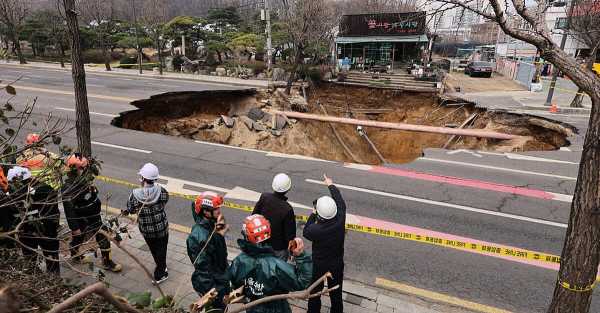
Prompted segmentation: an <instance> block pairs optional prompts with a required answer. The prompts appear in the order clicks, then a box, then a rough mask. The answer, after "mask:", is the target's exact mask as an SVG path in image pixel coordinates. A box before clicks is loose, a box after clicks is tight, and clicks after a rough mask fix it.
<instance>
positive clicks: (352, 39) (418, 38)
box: [335, 35, 429, 43]
mask: <svg viewBox="0 0 600 313" xmlns="http://www.w3.org/2000/svg"><path fill="white" fill-rule="evenodd" d="M428 41H429V40H428V39H427V35H414V36H365V37H336V38H335V42H336V43H369V42H428Z"/></svg>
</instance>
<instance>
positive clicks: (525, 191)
mask: <svg viewBox="0 0 600 313" xmlns="http://www.w3.org/2000/svg"><path fill="white" fill-rule="evenodd" d="M344 167H346V168H353V169H358V170H363V171H368V172H372V173H380V174H386V175H392V176H400V177H406V178H412V179H418V180H424V181H431V182H436V183H444V184H449V185H455V186H462V187H470V188H476V189H482V190H491V191H496V192H502V193H510V194H515V195H520V196H526V197H532V198H538V199H545V200H556V201H562V202H568V203H570V202H571V201H572V200H573V197H572V196H570V195H565V194H559V193H553V192H547V191H544V190H537V189H530V188H523V187H517V186H511V185H503V184H497V183H493V182H487V181H481V180H475V179H467V178H460V177H452V176H442V175H434V174H429V173H423V172H417V171H412V170H405V169H400V168H391V167H384V166H372V165H359V166H356V165H353V164H345V165H344Z"/></svg>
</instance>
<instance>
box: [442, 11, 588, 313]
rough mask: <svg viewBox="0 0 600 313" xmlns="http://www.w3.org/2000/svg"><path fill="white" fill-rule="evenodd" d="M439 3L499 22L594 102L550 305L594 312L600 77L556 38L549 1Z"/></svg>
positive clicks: (574, 312)
mask: <svg viewBox="0 0 600 313" xmlns="http://www.w3.org/2000/svg"><path fill="white" fill-rule="evenodd" d="M437 1H438V2H443V3H449V4H453V5H455V6H459V7H463V8H465V9H467V10H469V11H471V12H474V13H476V14H478V15H481V16H483V17H485V18H486V19H488V20H490V21H493V22H495V23H497V24H498V25H499V26H500V28H501V29H502V31H504V32H505V33H506V34H508V35H510V36H512V37H514V38H516V39H519V40H522V41H525V42H527V43H530V44H532V45H534V46H535V47H537V49H538V50H539V52H540V55H541V57H543V58H544V59H545V60H547V61H549V62H551V63H552V64H554V65H555V66H556V67H557V68H558V69H560V70H561V71H562V72H563V73H565V74H566V75H568V76H569V77H570V78H571V79H572V81H573V82H574V83H575V84H576V85H577V86H578V87H579V88H580V89H581V90H582V91H583V92H585V93H587V94H588V95H589V96H590V98H591V100H592V110H591V115H590V121H589V128H588V129H587V133H586V136H585V140H584V144H583V151H582V156H581V161H580V165H579V175H578V177H577V184H576V187H575V194H574V196H573V202H572V204H571V214H570V217H569V226H568V228H567V233H566V236H565V242H564V247H563V251H562V255H561V263H560V270H559V272H558V279H557V284H556V287H555V289H554V297H553V299H552V304H551V305H550V307H549V308H548V312H549V313H559V312H560V313H563V312H571V313H580V312H588V311H589V308H590V303H591V297H592V288H593V286H594V285H595V281H596V274H597V272H598V263H599V261H600V241H599V240H598V238H599V237H600V223H599V222H600V209H599V208H600V197H599V196H598V195H599V194H600V172H599V171H598V168H600V145H598V138H600V78H599V77H598V76H597V75H596V74H595V73H594V72H593V71H591V70H590V69H589V68H586V67H582V66H579V64H578V63H577V61H576V60H575V58H574V57H572V56H569V55H568V54H567V53H566V52H564V51H563V50H561V49H560V48H559V46H558V45H557V44H556V43H555V42H554V41H553V40H552V34H551V32H550V30H549V29H548V26H547V25H546V23H545V21H544V18H543V16H544V12H545V11H546V8H547V5H548V3H547V2H545V1H543V2H542V1H540V2H536V3H537V5H538V6H537V7H529V6H527V5H526V3H525V0H511V1H501V0H489V6H486V8H487V7H489V8H490V9H491V10H489V11H488V10H486V8H484V9H479V7H478V6H476V5H477V4H478V3H477V2H476V1H470V0H437ZM488 12H489V13H488ZM511 12H515V13H514V14H511ZM511 18H513V19H518V20H519V21H521V22H523V24H525V26H527V27H522V28H518V27H515V26H514V24H512V23H510V19H511Z"/></svg>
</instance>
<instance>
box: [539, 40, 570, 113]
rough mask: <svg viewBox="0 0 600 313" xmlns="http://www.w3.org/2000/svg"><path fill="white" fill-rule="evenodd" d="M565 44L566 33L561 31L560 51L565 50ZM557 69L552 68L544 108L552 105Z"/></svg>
mask: <svg viewBox="0 0 600 313" xmlns="http://www.w3.org/2000/svg"><path fill="white" fill-rule="evenodd" d="M566 42H567V31H566V30H565V29H563V33H562V38H561V40H560V50H563V51H564V50H565V44H566ZM558 72H559V70H558V68H556V66H553V67H552V81H551V82H550V88H549V89H548V97H546V102H545V103H544V105H545V106H551V105H552V97H553V96H554V88H555V87H556V80H557V79H558Z"/></svg>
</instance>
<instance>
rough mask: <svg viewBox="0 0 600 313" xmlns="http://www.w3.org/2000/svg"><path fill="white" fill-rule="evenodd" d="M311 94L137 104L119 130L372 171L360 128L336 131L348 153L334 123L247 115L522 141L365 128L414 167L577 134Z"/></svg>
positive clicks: (327, 91)
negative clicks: (459, 130)
mask: <svg viewBox="0 0 600 313" xmlns="http://www.w3.org/2000/svg"><path fill="white" fill-rule="evenodd" d="M307 95H308V103H306V102H305V101H304V99H303V97H301V96H300V93H299V91H297V90H294V91H293V92H292V95H291V96H287V95H285V94H284V93H283V92H282V91H281V90H277V91H275V92H272V93H268V92H266V91H264V90H259V91H257V90H254V89H246V90H237V91H230V90H227V91H225V90H221V91H200V92H183V93H167V94H161V95H157V96H153V97H151V98H150V99H146V100H139V101H135V102H133V103H132V104H133V105H135V106H136V107H138V108H139V109H138V110H134V111H129V112H124V113H122V114H121V116H119V117H118V118H117V119H115V121H114V123H115V124H116V125H117V126H121V127H125V128H131V129H137V130H143V131H149V132H157V133H163V134H168V135H173V136H183V137H187V138H192V139H196V140H204V141H211V142H217V143H222V144H229V145H234V146H239V147H246V148H254V149H262V150H269V151H275V152H282V153H288V154H302V155H307V156H311V157H316V158H322V159H329V160H337V161H345V162H360V163H369V164H376V163H380V160H379V158H378V157H377V155H376V154H375V153H374V151H373V148H372V147H371V146H370V145H369V144H368V143H367V140H366V139H365V138H363V137H361V136H359V134H358V132H357V129H356V127H355V126H351V125H345V124H336V125H334V126H333V127H334V128H335V131H337V133H338V134H339V137H340V139H341V140H342V141H343V144H344V145H346V147H347V148H349V150H350V152H348V151H346V150H345V148H344V147H343V144H342V143H340V141H339V140H338V138H337V137H336V134H335V132H334V131H333V130H332V126H331V125H329V124H328V123H323V122H317V121H308V120H303V121H294V120H291V121H288V122H287V123H285V124H286V125H287V126H286V127H285V128H283V129H281V128H277V127H275V128H274V125H275V121H272V119H271V117H270V116H268V115H267V116H266V117H264V116H263V117H258V116H255V115H257V114H255V113H256V111H254V113H252V112H250V113H249V111H250V109H251V108H264V107H266V106H270V107H274V108H276V109H280V110H289V109H290V108H293V107H295V108H302V109H303V110H308V112H309V113H313V114H322V112H323V109H322V108H321V106H322V107H323V108H324V109H325V110H326V111H327V112H328V114H329V115H332V116H340V117H352V118H356V119H363V120H376V121H383V122H394V123H409V124H419V125H430V126H441V127H460V126H464V127H465V128H475V129H485V130H493V131H498V132H503V133H508V134H515V135H520V136H523V137H521V138H519V139H514V140H494V139H485V138H474V137H455V138H453V139H452V141H450V142H449V140H450V139H451V136H449V135H442V134H433V133H418V132H408V131H398V130H386V129H379V128H365V129H364V131H365V132H366V133H367V135H368V137H369V138H370V139H371V141H372V142H373V143H374V145H375V147H376V148H377V149H378V150H379V151H380V152H381V154H382V155H383V157H384V158H385V159H386V160H387V161H388V162H392V163H403V162H409V161H411V160H413V159H415V158H417V157H419V156H421V154H422V151H423V149H425V148H432V147H438V148H439V147H444V146H447V148H449V149H458V148H460V149H478V150H491V151H506V152H508V151H529V150H553V149H558V148H559V147H561V146H564V145H568V144H569V142H568V140H567V137H569V136H570V135H572V134H573V132H574V131H575V130H574V128H572V127H571V126H569V125H564V124H561V123H558V122H555V121H551V120H548V119H544V118H540V117H534V116H529V115H519V114H511V113H505V112H494V111H486V110H484V109H481V108H476V107H475V106H474V105H473V104H471V103H464V102H461V101H459V100H452V101H448V100H447V99H446V100H442V99H440V98H438V97H437V96H436V95H434V94H429V93H411V92H402V91H394V90H387V89H377V88H368V87H349V86H343V85H336V84H324V85H321V86H319V87H318V88H311V89H308V90H307ZM259 112H260V111H259ZM260 113H262V112H260ZM221 115H223V116H229V117H232V118H233V119H232V120H230V122H233V125H226V123H225V120H224V119H223V118H222V117H221ZM249 117H252V118H249ZM467 121H468V123H466V122H467ZM465 123H466V124H465ZM463 124H465V125H463ZM352 155H353V156H354V157H353V156H352Z"/></svg>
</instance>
